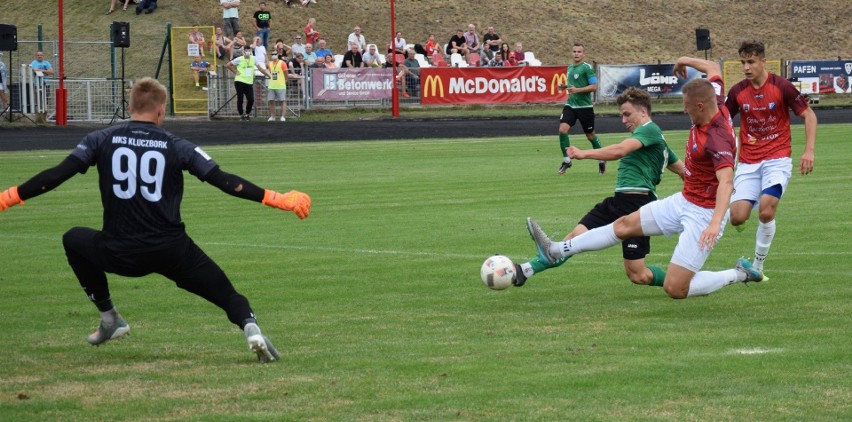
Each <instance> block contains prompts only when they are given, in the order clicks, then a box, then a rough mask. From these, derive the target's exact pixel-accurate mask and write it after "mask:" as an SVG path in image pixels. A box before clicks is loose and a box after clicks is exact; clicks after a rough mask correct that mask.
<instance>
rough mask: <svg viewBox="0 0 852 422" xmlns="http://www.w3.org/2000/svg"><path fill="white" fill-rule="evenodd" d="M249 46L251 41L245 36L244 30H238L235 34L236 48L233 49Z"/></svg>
mask: <svg viewBox="0 0 852 422" xmlns="http://www.w3.org/2000/svg"><path fill="white" fill-rule="evenodd" d="M248 47H249V42H248V41H246V39H245V37H243V31H237V33H236V34H234V48H233V49H234V50H237V49H242V48H248Z"/></svg>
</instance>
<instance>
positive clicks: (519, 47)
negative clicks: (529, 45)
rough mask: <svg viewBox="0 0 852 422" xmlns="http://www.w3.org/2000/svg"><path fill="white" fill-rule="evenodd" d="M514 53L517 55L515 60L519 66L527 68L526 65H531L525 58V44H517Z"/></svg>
mask: <svg viewBox="0 0 852 422" xmlns="http://www.w3.org/2000/svg"><path fill="white" fill-rule="evenodd" d="M513 53H515V60H516V61H517V62H518V63H517V65H518V66H525V65H527V64H529V63H527V62H526V60H524V58H525V57H524V45H523V44H521V43H520V42H516V43H515V51H513Z"/></svg>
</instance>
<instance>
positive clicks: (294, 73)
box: [287, 53, 305, 78]
mask: <svg viewBox="0 0 852 422" xmlns="http://www.w3.org/2000/svg"><path fill="white" fill-rule="evenodd" d="M303 67H305V57H304V56H302V53H295V54H293V59H292V60H290V63H289V64H288V66H287V70H288V71H289V76H290V77H291V78H301V77H302V68H303Z"/></svg>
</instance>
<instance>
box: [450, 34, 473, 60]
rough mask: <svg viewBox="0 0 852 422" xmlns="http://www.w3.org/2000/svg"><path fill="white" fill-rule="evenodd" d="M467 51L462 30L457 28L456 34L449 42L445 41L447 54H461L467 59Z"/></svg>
mask: <svg viewBox="0 0 852 422" xmlns="http://www.w3.org/2000/svg"><path fill="white" fill-rule="evenodd" d="M468 53H469V51H468V49H467V40H466V39H465V37H464V31H462V30H461V29H457V30H456V35H454V36H453V37H452V38H450V42H449V43H447V55H450V54H461V55H462V56H464V59H465V60H467V56H468Z"/></svg>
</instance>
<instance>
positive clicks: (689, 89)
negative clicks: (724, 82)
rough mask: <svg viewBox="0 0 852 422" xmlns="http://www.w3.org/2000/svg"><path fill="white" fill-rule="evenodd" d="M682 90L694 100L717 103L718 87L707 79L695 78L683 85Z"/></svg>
mask: <svg viewBox="0 0 852 422" xmlns="http://www.w3.org/2000/svg"><path fill="white" fill-rule="evenodd" d="M681 92H682V93H683V95H684V96H689V97H690V98H691V99H692V100H693V101H699V102H703V103H706V104H709V103H712V104H716V89H715V88H713V84H711V83H710V81H708V80H707V79H693V80H691V81H689V82H687V83H686V85H684V86H683V88H682V89H681Z"/></svg>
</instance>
